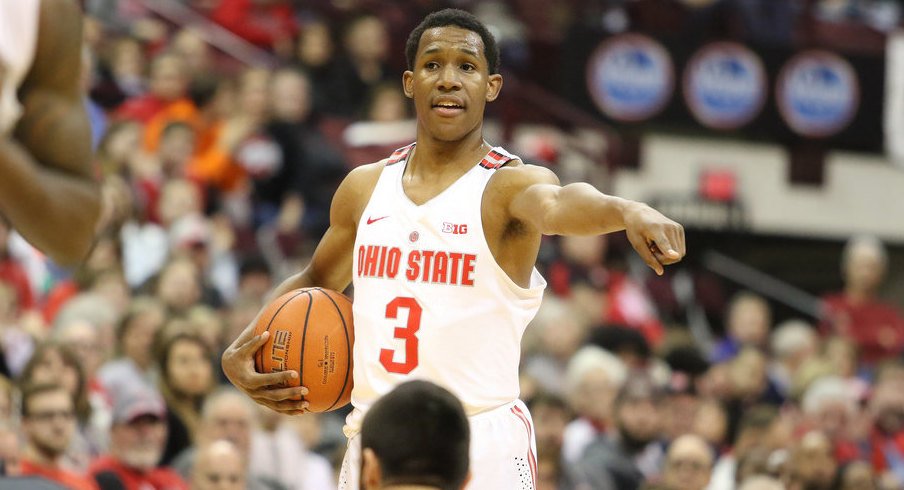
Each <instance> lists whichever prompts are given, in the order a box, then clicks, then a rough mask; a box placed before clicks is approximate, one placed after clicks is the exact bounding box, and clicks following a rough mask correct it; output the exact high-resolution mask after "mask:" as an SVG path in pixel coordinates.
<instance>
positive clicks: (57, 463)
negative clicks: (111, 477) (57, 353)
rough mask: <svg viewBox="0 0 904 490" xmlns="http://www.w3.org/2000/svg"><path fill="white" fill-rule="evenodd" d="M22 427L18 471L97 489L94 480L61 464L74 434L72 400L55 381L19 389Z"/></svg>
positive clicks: (70, 485) (83, 489) (82, 489)
mask: <svg viewBox="0 0 904 490" xmlns="http://www.w3.org/2000/svg"><path fill="white" fill-rule="evenodd" d="M22 429H23V430H24V432H25V438H26V445H25V451H24V457H23V458H22V461H21V463H20V472H21V474H22V475H37V476H40V477H43V478H46V479H48V480H52V481H55V482H58V483H60V484H62V485H63V486H65V487H66V488H70V489H73V490H97V489H98V487H97V484H96V483H95V482H94V481H92V480H90V479H88V478H86V477H83V476H80V475H78V474H76V473H73V472H71V471H68V470H66V469H64V468H63V466H62V464H61V463H62V460H63V454H64V453H65V452H66V448H67V447H69V444H70V442H72V437H73V436H74V434H75V401H74V400H73V397H72V394H71V393H69V391H68V390H67V389H66V388H63V387H62V386H61V385H58V384H49V383H46V384H36V385H31V386H27V387H26V388H25V390H24V391H23V393H22Z"/></svg>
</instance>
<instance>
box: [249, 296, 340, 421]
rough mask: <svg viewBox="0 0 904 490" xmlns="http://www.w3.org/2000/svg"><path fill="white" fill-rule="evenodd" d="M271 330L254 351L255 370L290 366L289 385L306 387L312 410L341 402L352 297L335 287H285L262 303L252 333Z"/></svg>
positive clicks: (268, 371)
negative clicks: (293, 374)
mask: <svg viewBox="0 0 904 490" xmlns="http://www.w3.org/2000/svg"><path fill="white" fill-rule="evenodd" d="M264 332H270V338H268V339H267V343H265V344H264V346H263V347H261V349H260V350H259V351H258V352H257V355H256V356H255V366H256V368H257V371H258V372H260V373H274V372H279V371H286V370H293V371H297V372H298V373H299V377H298V378H297V379H296V380H295V381H294V382H293V383H292V386H298V385H299V384H300V385H301V386H305V387H307V388H308V390H309V391H308V395H307V396H305V397H304V400H305V401H307V402H308V403H309V404H310V406H309V408H308V410H310V411H311V412H329V411H331V410H336V409H338V408H341V407H344V406H345V405H347V404H348V403H349V401H350V400H351V393H352V345H354V342H355V334H354V328H353V327H352V302H351V300H350V299H348V297H346V296H345V295H343V294H341V293H337V292H336V291H331V290H329V289H321V288H304V289H296V290H294V291H290V292H288V293H286V294H284V295H282V296H280V297H279V298H277V299H276V300H274V301H273V302H272V303H270V304H269V305H267V307H266V308H265V309H264V311H263V312H262V313H261V315H260V317H259V319H258V322H257V325H255V329H254V333H255V335H259V334H262V333H264Z"/></svg>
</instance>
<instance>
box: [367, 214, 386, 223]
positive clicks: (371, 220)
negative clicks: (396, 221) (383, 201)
mask: <svg viewBox="0 0 904 490" xmlns="http://www.w3.org/2000/svg"><path fill="white" fill-rule="evenodd" d="M388 217H389V216H380V217H379V218H372V217H369V218H367V224H369V225H371V224H374V223H376V222H377V221H380V220H381V219H386V218H388Z"/></svg>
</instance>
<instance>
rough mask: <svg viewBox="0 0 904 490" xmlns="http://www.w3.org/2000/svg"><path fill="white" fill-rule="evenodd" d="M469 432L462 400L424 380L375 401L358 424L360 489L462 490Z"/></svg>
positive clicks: (396, 389) (466, 474) (466, 467)
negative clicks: (415, 487)
mask: <svg viewBox="0 0 904 490" xmlns="http://www.w3.org/2000/svg"><path fill="white" fill-rule="evenodd" d="M470 440H471V433H470V427H469V425H468V419H467V417H466V416H465V412H464V409H463V408H462V406H461V402H459V401H458V399H457V398H456V397H455V395H453V394H452V393H449V392H448V391H447V390H445V389H443V388H441V387H439V386H437V385H435V384H433V383H430V382H427V381H410V382H407V383H403V384H401V385H399V386H398V387H397V388H395V389H394V390H392V391H391V392H389V393H388V394H386V396H384V397H383V398H381V399H380V400H378V401H377V402H376V403H375V404H374V406H373V407H372V408H371V409H370V410H369V411H368V412H367V415H366V416H365V417H364V422H363V424H362V427H361V451H362V458H361V459H362V469H361V488H362V489H365V490H372V489H377V488H391V487H393V486H401V485H420V486H425V487H428V488H438V489H442V490H460V489H461V488H463V487H464V485H465V484H466V483H467V481H468V478H469V476H470V475H469V472H468V467H469V457H468V450H469V448H470Z"/></svg>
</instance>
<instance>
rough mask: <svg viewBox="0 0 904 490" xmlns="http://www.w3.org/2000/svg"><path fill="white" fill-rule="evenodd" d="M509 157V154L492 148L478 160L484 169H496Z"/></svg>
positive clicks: (509, 158)
mask: <svg viewBox="0 0 904 490" xmlns="http://www.w3.org/2000/svg"><path fill="white" fill-rule="evenodd" d="M511 159H512V157H511V156H509V155H506V154H504V153H500V152H498V151H496V149H495V148H493V149H492V150H490V152H489V153H487V156H486V157H484V159H483V160H481V161H480V166H481V167H483V168H486V169H490V170H496V169H497V168H499V167H501V166H503V165H505V164H506V163H507V162H508V161H509V160H511Z"/></svg>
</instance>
